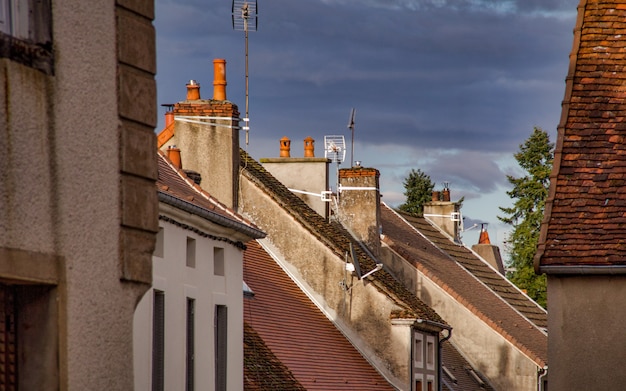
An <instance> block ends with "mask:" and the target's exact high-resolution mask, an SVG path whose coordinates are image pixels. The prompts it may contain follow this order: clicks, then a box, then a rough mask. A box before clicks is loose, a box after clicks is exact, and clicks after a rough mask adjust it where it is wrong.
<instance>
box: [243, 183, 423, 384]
mask: <svg viewBox="0 0 626 391" xmlns="http://www.w3.org/2000/svg"><path fill="white" fill-rule="evenodd" d="M240 190H241V194H240V198H239V206H240V212H241V213H243V214H244V215H246V216H247V217H249V218H250V219H251V220H252V221H254V223H255V224H256V225H257V226H259V227H260V228H261V229H262V230H263V231H265V232H266V233H267V239H266V240H268V241H270V242H271V243H272V245H273V246H275V247H276V248H277V249H278V250H279V251H280V252H281V254H282V256H283V257H284V259H285V260H286V262H287V263H288V267H289V268H290V269H291V270H292V273H293V274H294V275H296V276H297V278H298V279H299V280H301V281H302V283H304V284H305V285H306V286H307V287H308V290H309V294H311V295H312V296H313V297H314V298H315V301H316V302H317V304H318V305H320V306H321V307H322V309H323V311H324V312H325V313H326V314H327V316H329V318H330V319H331V320H332V321H334V322H335V324H336V325H337V326H338V327H339V329H340V330H341V331H342V332H343V333H344V334H345V335H346V336H347V337H348V339H349V340H350V341H351V342H352V343H353V344H354V345H355V346H356V347H357V349H359V350H360V351H361V353H362V354H363V355H364V356H365V358H366V359H368V360H369V361H370V362H372V363H373V364H374V365H375V366H376V368H377V369H378V370H379V371H380V372H381V373H382V374H383V375H384V376H385V377H386V378H387V379H388V380H390V381H391V382H392V384H394V385H395V386H396V387H398V388H399V389H403V390H407V389H409V360H410V356H407V352H410V343H411V340H410V332H408V326H392V325H391V320H390V317H389V316H390V313H391V311H392V310H394V309H396V306H395V304H394V303H393V302H392V301H391V300H389V298H388V297H387V296H385V295H383V294H381V293H380V292H379V291H378V290H376V288H374V287H373V286H372V285H371V283H370V284H364V283H363V281H357V280H356V279H352V278H350V277H349V278H348V281H347V284H348V285H350V284H351V283H354V286H353V288H352V289H351V291H350V292H349V293H347V292H346V291H344V290H343V289H342V288H341V287H340V284H339V283H340V282H341V281H342V280H343V279H344V276H345V275H346V272H345V263H344V259H343V257H338V256H337V255H336V254H334V253H333V252H331V251H330V250H329V249H328V248H327V247H326V246H324V245H323V244H322V243H321V242H320V241H319V240H318V239H317V238H316V237H315V236H313V235H312V234H311V233H310V232H309V231H308V230H306V229H305V228H304V227H302V225H300V224H299V223H298V222H297V221H295V220H294V219H293V217H291V216H290V215H289V214H288V213H286V212H285V210H284V209H282V208H281V206H280V205H278V204H276V203H275V201H273V200H272V199H271V198H270V197H269V196H268V195H267V194H265V193H264V192H263V191H262V190H260V189H259V188H257V187H256V186H255V185H254V184H252V183H251V182H250V181H249V180H247V178H245V176H242V180H241V182H240ZM403 328H406V329H407V330H402V329H403Z"/></svg>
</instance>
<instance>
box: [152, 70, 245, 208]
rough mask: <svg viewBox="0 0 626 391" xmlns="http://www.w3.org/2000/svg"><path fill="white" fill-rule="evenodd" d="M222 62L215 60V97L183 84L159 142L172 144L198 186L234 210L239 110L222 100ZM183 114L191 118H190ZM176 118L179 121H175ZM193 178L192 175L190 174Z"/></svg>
mask: <svg viewBox="0 0 626 391" xmlns="http://www.w3.org/2000/svg"><path fill="white" fill-rule="evenodd" d="M225 64H226V61H224V60H219V59H218V60H215V61H214V68H215V71H216V75H215V77H214V80H215V81H214V86H215V89H214V90H215V91H214V93H215V98H214V99H210V100H209V99H201V98H200V86H199V84H198V83H197V82H196V81H195V80H192V81H190V82H189V83H188V84H187V99H186V100H183V101H180V102H178V103H176V104H174V105H173V110H172V113H173V115H174V116H175V118H176V119H177V120H176V121H174V123H173V125H172V126H170V127H169V128H167V129H166V130H168V131H167V132H165V131H164V132H161V134H163V136H161V135H159V139H158V140H159V145H160V147H161V148H167V147H168V146H170V145H174V144H175V145H176V146H177V147H178V148H180V150H181V153H182V154H183V155H185V169H187V170H193V171H196V172H197V173H198V174H199V177H200V178H202V188H203V189H205V190H206V191H208V192H209V193H211V195H213V196H215V198H217V199H218V200H219V201H220V202H221V203H223V204H224V205H226V206H228V207H229V208H232V209H234V210H237V207H238V199H237V197H238V193H239V120H238V118H239V110H238V108H237V106H236V105H235V104H233V103H232V102H229V101H227V100H225V99H226V90H225V86H226V80H225V77H226V70H225ZM185 117H195V118H194V120H193V121H189V120H187V119H186V118H185ZM178 119H180V120H178ZM194 179H195V177H194Z"/></svg>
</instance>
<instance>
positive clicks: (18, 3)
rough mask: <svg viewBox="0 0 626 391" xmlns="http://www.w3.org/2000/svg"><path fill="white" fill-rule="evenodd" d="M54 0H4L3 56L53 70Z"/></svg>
mask: <svg viewBox="0 0 626 391" xmlns="http://www.w3.org/2000/svg"><path fill="white" fill-rule="evenodd" d="M50 10H51V7H50V0H0V33H2V34H0V57H6V58H10V59H11V60H14V61H17V62H20V63H22V64H24V65H28V66H31V67H33V68H36V69H39V70H40V71H43V72H45V73H47V74H52V73H53V72H52V69H53V58H52V28H51V26H52V23H51V20H52V17H51V12H50Z"/></svg>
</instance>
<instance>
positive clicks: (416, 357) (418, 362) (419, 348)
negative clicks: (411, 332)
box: [413, 332, 424, 368]
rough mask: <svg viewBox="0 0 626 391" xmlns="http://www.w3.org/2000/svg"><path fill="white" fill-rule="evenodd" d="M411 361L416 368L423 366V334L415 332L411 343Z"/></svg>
mask: <svg viewBox="0 0 626 391" xmlns="http://www.w3.org/2000/svg"><path fill="white" fill-rule="evenodd" d="M413 362H414V366H415V367H416V368H423V367H424V335H423V334H420V333H417V332H416V333H415V338H414V344H413Z"/></svg>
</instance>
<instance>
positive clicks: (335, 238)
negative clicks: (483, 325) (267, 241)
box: [240, 150, 446, 324]
mask: <svg viewBox="0 0 626 391" xmlns="http://www.w3.org/2000/svg"><path fill="white" fill-rule="evenodd" d="M240 153H241V158H240V164H241V167H242V168H243V169H244V171H243V172H244V174H245V175H247V177H248V178H249V179H250V180H251V181H253V182H254V183H255V184H256V185H257V186H259V188H261V189H262V190H263V191H265V192H266V193H267V194H268V195H269V196H270V197H272V198H273V199H274V200H276V202H278V203H279V204H280V205H282V206H283V208H284V209H285V211H286V212H288V213H289V214H290V215H291V216H293V218H294V219H296V220H297V221H298V222H300V224H302V226H303V227H304V228H306V229H307V230H309V231H310V232H311V234H312V235H314V236H315V237H317V239H318V240H319V241H321V242H322V243H324V244H325V245H326V246H327V247H328V248H329V249H331V250H332V251H334V252H335V254H337V256H339V257H343V256H344V254H345V253H346V252H349V251H350V243H351V242H352V243H353V246H354V252H355V256H356V257H357V258H358V260H359V263H360V264H361V270H362V271H363V273H367V272H368V271H370V270H373V269H374V268H375V267H376V261H375V260H374V259H372V258H371V257H370V256H369V255H368V254H367V253H366V252H365V251H363V250H362V249H361V247H360V245H359V243H358V242H357V241H356V240H355V239H354V238H353V237H352V236H351V235H350V234H349V233H348V232H347V231H346V230H345V228H343V226H342V225H341V224H339V223H337V222H330V223H329V222H328V221H326V219H324V218H323V217H322V216H320V215H319V214H318V213H317V212H315V211H314V210H313V209H311V208H310V207H309V206H308V205H307V204H306V203H305V202H304V201H302V200H301V199H300V198H299V197H298V196H296V195H294V194H293V193H292V192H291V191H289V189H287V187H285V186H284V185H283V184H282V183H281V182H280V181H278V180H277V179H276V178H274V177H273V176H272V175H271V174H270V173H269V172H268V171H266V170H265V168H263V166H262V165H260V164H259V163H258V162H257V161H255V160H254V159H252V158H251V157H250V156H249V155H248V154H247V153H246V152H245V151H243V150H240ZM372 277H373V280H372V282H371V283H372V285H373V286H375V287H376V288H377V289H378V290H379V291H380V292H382V293H383V294H385V295H387V296H388V297H389V298H390V299H392V300H394V302H395V303H396V304H397V305H398V306H399V307H401V308H403V310H401V311H398V312H397V313H395V314H393V316H397V317H415V318H421V319H425V320H430V321H434V322H437V323H441V324H446V322H445V321H444V320H443V319H442V318H441V317H440V316H439V315H438V314H437V313H436V312H435V311H434V310H433V309H432V308H430V307H429V306H427V305H426V304H425V303H424V302H423V301H421V300H420V299H419V298H418V297H417V296H416V295H415V294H413V293H412V292H410V291H409V290H408V289H406V287H405V286H404V285H402V284H401V283H399V282H398V281H397V280H396V279H394V277H393V276H392V275H391V274H389V273H388V272H387V271H385V270H384V269H382V270H380V271H379V272H377V273H375V274H373V275H372Z"/></svg>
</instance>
